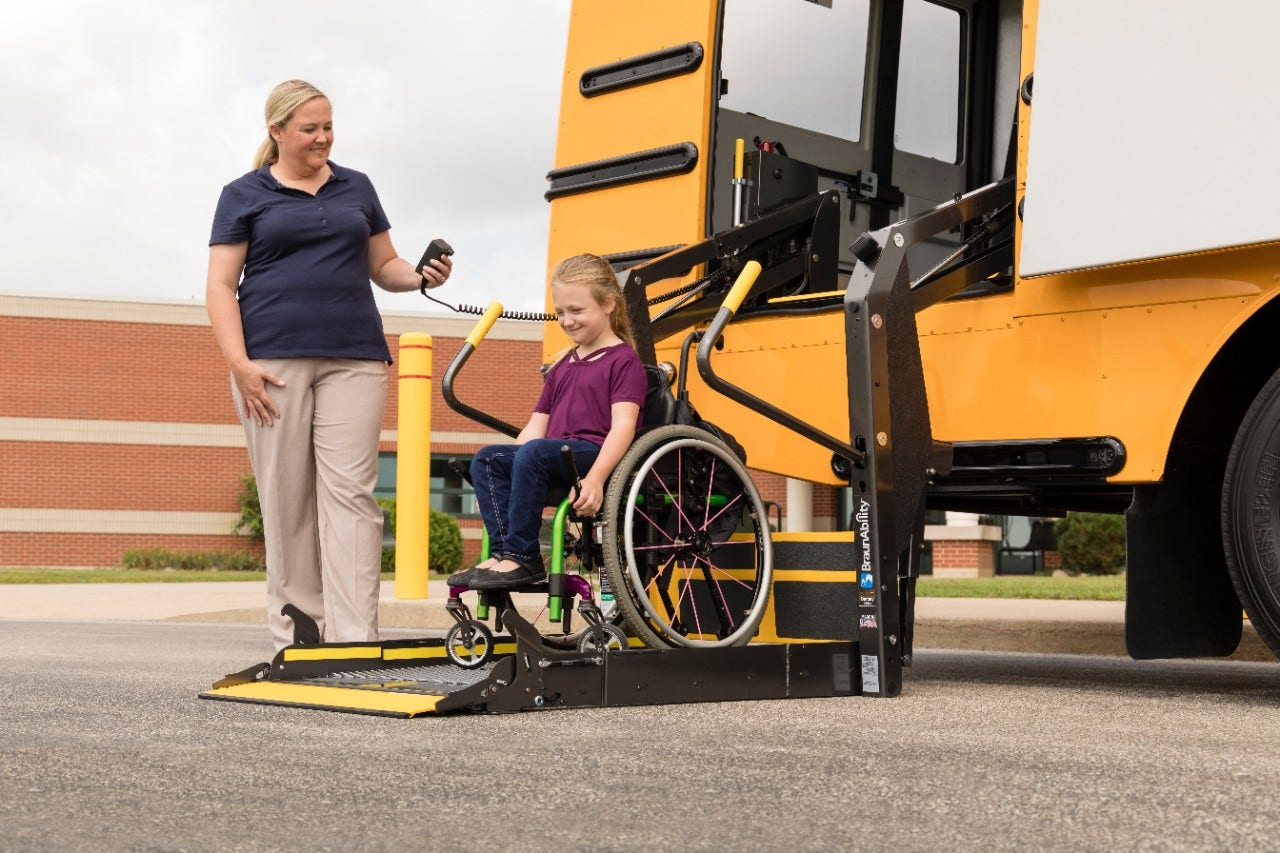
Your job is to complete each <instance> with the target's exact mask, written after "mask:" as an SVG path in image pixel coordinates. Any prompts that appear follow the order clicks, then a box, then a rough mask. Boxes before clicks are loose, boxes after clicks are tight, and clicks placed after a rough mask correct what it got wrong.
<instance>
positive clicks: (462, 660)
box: [444, 619, 493, 669]
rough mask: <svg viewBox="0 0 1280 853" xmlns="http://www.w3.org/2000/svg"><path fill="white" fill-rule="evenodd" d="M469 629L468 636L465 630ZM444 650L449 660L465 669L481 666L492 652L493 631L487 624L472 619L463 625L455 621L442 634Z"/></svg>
mask: <svg viewBox="0 0 1280 853" xmlns="http://www.w3.org/2000/svg"><path fill="white" fill-rule="evenodd" d="M468 629H470V637H468V636H467V630H468ZM444 650H445V654H447V655H448V656H449V660H451V661H453V662H454V663H456V664H457V665H458V666H460V667H463V668H465V669H475V668H476V667H478V666H483V665H484V663H485V661H487V660H489V658H490V656H491V655H492V654H493V632H492V631H490V630H489V626H488V625H486V624H484V623H483V622H477V621H475V620H474V619H473V620H471V621H470V622H468V623H467V624H466V625H463V624H462V623H460V622H455V623H454V625H453V627H452V628H450V629H449V633H447V634H445V635H444Z"/></svg>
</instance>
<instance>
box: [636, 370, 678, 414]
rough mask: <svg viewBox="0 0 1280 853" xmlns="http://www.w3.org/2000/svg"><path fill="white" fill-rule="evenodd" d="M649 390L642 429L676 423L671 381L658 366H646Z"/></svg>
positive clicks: (645, 402) (674, 398) (674, 400)
mask: <svg viewBox="0 0 1280 853" xmlns="http://www.w3.org/2000/svg"><path fill="white" fill-rule="evenodd" d="M644 373H645V378H646V379H647V380H648V383H649V388H648V390H647V391H646V392H645V397H644V415H643V417H642V418H641V419H640V428H641V429H652V428H653V427H660V426H668V425H669V424H673V423H675V422H676V397H675V394H673V393H672V391H671V381H670V380H669V379H667V374H666V372H665V371H664V370H663V369H662V368H660V367H658V366H657V365H656V364H646V365H645V366H644Z"/></svg>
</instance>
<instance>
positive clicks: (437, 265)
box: [422, 255, 453, 288]
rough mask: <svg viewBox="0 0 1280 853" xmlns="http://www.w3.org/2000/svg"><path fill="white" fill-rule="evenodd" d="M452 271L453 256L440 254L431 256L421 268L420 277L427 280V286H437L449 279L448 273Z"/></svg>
mask: <svg viewBox="0 0 1280 853" xmlns="http://www.w3.org/2000/svg"><path fill="white" fill-rule="evenodd" d="M452 272H453V258H451V257H449V256H448V255H441V256H440V257H438V258H432V259H431V262H430V263H429V264H427V265H426V266H425V267H423V268H422V277H423V279H425V280H426V282H427V287H428V288H431V287H439V286H440V285H442V284H444V283H445V282H446V281H448V280H449V274H450V273H452Z"/></svg>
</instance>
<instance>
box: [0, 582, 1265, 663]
mask: <svg viewBox="0 0 1280 853" xmlns="http://www.w3.org/2000/svg"><path fill="white" fill-rule="evenodd" d="M427 595H428V597H427V598H426V599H423V600H401V599H397V598H396V597H395V587H394V584H393V583H391V582H384V583H383V585H382V591H381V603H380V605H379V609H378V614H379V624H380V626H381V627H382V628H386V629H395V630H397V631H405V630H408V631H415V630H417V631H422V632H423V633H424V634H425V635H427V636H439V635H440V634H441V633H443V632H444V631H445V630H447V629H448V628H449V627H450V626H451V625H452V624H453V620H452V618H451V617H450V616H449V614H448V613H446V612H445V609H444V603H445V599H446V598H447V597H448V590H447V587H446V586H445V584H444V582H443V581H432V582H431V584H430V585H429V589H428V594H427ZM516 598H517V602H516V606H517V607H518V608H519V609H520V611H521V613H524V614H526V615H532V614H537V613H540V612H541V611H542V608H543V604H544V603H545V600H544V599H542V598H540V597H539V596H517V597H516ZM265 599H266V584H265V582H262V581H253V582H230V583H218V582H210V583H173V584H161V583H140V584H15V585H8V586H5V587H4V589H3V593H0V620H4V619H16V620H23V621H68V620H74V621H101V620H123V621H168V622H205V623H222V624H231V623H234V624H245V625H264V626H265V624H266V608H265V606H264V602H265ZM472 603H473V602H472ZM577 622H580V620H575V623H577ZM536 624H538V625H539V627H542V628H544V629H545V628H549V625H548V624H547V622H546V618H545V614H543V615H542V616H541V618H540V619H538V620H537V623H536ZM915 624H916V634H915V647H916V648H919V649H969V650H974V651H1004V652H1029V653H1035V654H1072V655H1111V656H1121V657H1126V656H1128V652H1127V650H1126V648H1125V642H1124V602H1122V601H1050V600H1044V599H976V598H921V599H919V600H918V601H917V603H916V623H915ZM264 637H265V633H264ZM1229 659H1230V660H1243V661H1269V662H1274V661H1275V660H1276V656H1275V655H1274V654H1273V653H1272V652H1271V650H1270V649H1268V648H1267V646H1266V645H1265V644H1264V643H1263V642H1262V641H1261V640H1260V639H1259V638H1258V635H1257V632H1256V631H1255V630H1254V629H1253V627H1252V626H1251V625H1249V624H1248V623H1245V626H1244V636H1243V638H1242V639H1241V642H1240V647H1239V649H1237V651H1236V652H1235V654H1233V655H1232V656H1231V657H1230V658H1229Z"/></svg>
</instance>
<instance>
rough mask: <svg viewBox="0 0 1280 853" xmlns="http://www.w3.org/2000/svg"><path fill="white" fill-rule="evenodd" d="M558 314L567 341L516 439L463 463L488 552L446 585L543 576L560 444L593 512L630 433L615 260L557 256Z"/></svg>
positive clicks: (632, 370)
mask: <svg viewBox="0 0 1280 853" xmlns="http://www.w3.org/2000/svg"><path fill="white" fill-rule="evenodd" d="M551 298H552V302H553V303H554V304H555V309H556V317H557V319H558V322H559V323H560V328H562V329H563V330H564V331H565V333H566V334H567V335H568V336H569V339H570V340H571V341H572V342H573V345H572V346H571V347H570V348H569V349H568V350H566V351H565V353H564V354H562V355H561V356H560V357H559V359H558V360H557V361H556V362H555V363H554V364H553V365H552V367H551V369H550V370H549V371H548V372H547V377H546V382H545V383H544V384H543V386H542V395H541V396H540V397H539V398H538V402H537V404H536V405H535V406H534V408H533V415H532V417H530V418H529V423H528V424H526V425H525V428H524V429H523V430H521V431H520V435H519V436H517V437H516V443H515V444H498V445H490V446H489V447H486V448H484V449H482V450H481V451H480V452H479V453H477V454H476V455H475V458H473V459H472V461H471V484H472V486H474V487H475V490H476V501H477V503H478V504H479V506H480V515H481V517H482V518H483V519H484V524H485V529H486V530H488V532H489V546H490V554H491V556H490V558H489V559H488V560H485V561H484V562H482V563H480V564H479V565H477V566H475V567H473V568H471V569H468V570H466V571H463V572H459V573H457V574H455V575H453V576H452V577H450V578H449V584H450V585H452V586H469V587H470V588H471V589H508V588H511V587H515V586H520V585H522V584H526V583H535V582H537V581H541V580H544V579H545V578H546V568H545V567H544V566H543V563H542V555H541V552H540V550H539V547H538V530H539V528H540V526H541V524H542V510H543V507H544V506H545V504H546V497H547V493H548V492H549V491H550V490H551V489H552V488H553V487H568V486H572V485H573V483H571V482H570V481H569V476H570V475H569V472H568V471H566V470H565V467H566V466H565V465H564V462H563V461H562V459H561V454H560V448H561V447H563V446H565V445H568V446H569V448H570V449H571V450H572V451H573V458H574V462H575V463H576V464H577V467H578V471H579V472H582V471H585V472H586V474H585V475H584V476H583V477H582V487H581V489H579V491H578V494H577V498H576V500H575V501H574V503H573V508H574V510H575V511H577V512H578V513H579V514H581V515H593V514H595V513H596V512H598V511H599V509H600V506H601V504H602V503H603V501H604V486H605V482H606V481H607V480H608V479H609V474H610V473H611V472H612V471H613V468H614V466H615V465H617V464H618V461H619V460H620V459H621V458H622V456H623V454H624V453H626V451H627V448H628V447H629V446H630V445H631V440H632V438H634V437H635V432H636V426H637V425H638V424H639V422H640V410H641V408H642V407H643V406H644V398H645V391H646V388H647V383H646V379H645V372H644V366H643V365H642V364H641V362H640V357H639V356H638V355H636V351H635V349H634V342H633V340H632V337H631V328H630V325H629V324H628V322H627V310H626V303H625V302H624V300H623V297H622V288H621V287H619V285H618V279H617V277H616V275H615V274H614V272H613V267H611V266H610V265H609V262H608V261H606V260H604V259H603V258H599V257H596V256H595V255H576V256H574V257H572V258H568V259H567V260H564V261H561V262H560V264H559V265H558V266H557V267H556V269H555V272H554V273H552V276H551Z"/></svg>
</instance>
